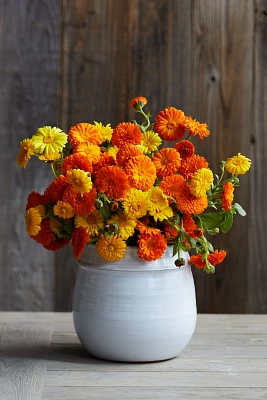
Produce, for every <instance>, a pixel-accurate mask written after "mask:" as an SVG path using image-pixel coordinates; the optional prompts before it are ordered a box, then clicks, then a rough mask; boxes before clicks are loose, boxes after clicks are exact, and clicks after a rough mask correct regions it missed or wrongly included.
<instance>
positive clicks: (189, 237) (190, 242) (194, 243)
mask: <svg viewBox="0 0 267 400" xmlns="http://www.w3.org/2000/svg"><path fill="white" fill-rule="evenodd" d="M184 236H185V237H186V239H187V241H188V243H189V244H190V246H191V247H192V248H195V247H196V241H195V240H194V239H193V238H191V236H189V235H188V234H187V233H186V232H185V233H184Z"/></svg>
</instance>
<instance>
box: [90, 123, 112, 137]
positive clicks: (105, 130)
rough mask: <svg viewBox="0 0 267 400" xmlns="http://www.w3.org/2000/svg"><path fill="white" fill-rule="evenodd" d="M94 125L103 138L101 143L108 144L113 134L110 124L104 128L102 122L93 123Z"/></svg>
mask: <svg viewBox="0 0 267 400" xmlns="http://www.w3.org/2000/svg"><path fill="white" fill-rule="evenodd" d="M94 123H95V126H96V127H97V129H98V130H99V132H100V133H101V135H102V136H103V142H110V141H111V137H112V132H113V129H112V128H111V126H110V124H107V125H106V126H104V125H103V124H102V122H96V121H94Z"/></svg>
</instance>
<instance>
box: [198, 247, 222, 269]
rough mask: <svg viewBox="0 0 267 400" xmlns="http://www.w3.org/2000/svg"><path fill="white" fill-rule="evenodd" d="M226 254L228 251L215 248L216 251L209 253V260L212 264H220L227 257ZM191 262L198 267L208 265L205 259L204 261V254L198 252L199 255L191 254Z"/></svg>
mask: <svg viewBox="0 0 267 400" xmlns="http://www.w3.org/2000/svg"><path fill="white" fill-rule="evenodd" d="M225 256H226V251H224V250H220V251H218V250H215V252H214V253H211V254H209V255H208V261H209V263H210V264H211V265H213V266H215V265H217V264H220V263H221V262H222V261H223V260H224V259H225ZM190 262H191V263H192V264H194V265H195V266H196V267H197V268H205V267H206V263H205V261H202V254H198V255H197V256H191V257H190Z"/></svg>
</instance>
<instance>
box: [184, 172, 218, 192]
mask: <svg viewBox="0 0 267 400" xmlns="http://www.w3.org/2000/svg"><path fill="white" fill-rule="evenodd" d="M212 182H213V174H212V171H211V170H210V169H209V168H201V169H199V170H198V171H196V172H195V173H194V175H193V176H192V179H191V182H190V184H189V189H190V192H191V193H192V194H193V195H194V196H195V197H203V196H206V192H207V191H208V190H209V189H210V185H211V184H212Z"/></svg>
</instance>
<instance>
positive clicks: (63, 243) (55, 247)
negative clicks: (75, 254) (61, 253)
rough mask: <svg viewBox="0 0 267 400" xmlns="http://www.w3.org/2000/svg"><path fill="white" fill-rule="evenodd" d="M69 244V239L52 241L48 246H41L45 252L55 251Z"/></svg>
mask: <svg viewBox="0 0 267 400" xmlns="http://www.w3.org/2000/svg"><path fill="white" fill-rule="evenodd" d="M69 242H70V239H54V240H52V242H50V243H49V244H46V245H44V244H43V247H44V248H45V249H47V250H52V251H57V250H59V249H61V248H62V247H64V246H66V245H67V244H69Z"/></svg>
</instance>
